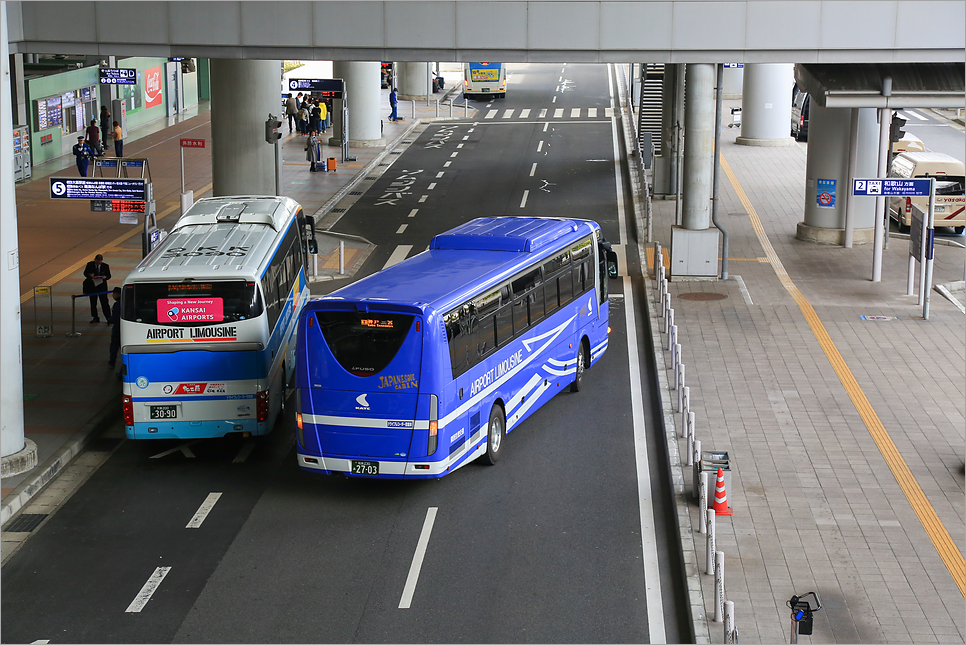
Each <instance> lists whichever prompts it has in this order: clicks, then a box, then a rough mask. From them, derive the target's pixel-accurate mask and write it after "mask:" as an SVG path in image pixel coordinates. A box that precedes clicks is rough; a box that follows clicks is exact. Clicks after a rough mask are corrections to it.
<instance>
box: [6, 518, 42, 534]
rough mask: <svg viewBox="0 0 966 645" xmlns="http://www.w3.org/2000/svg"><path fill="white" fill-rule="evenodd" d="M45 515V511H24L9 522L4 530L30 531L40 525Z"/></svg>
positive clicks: (14, 531) (15, 531)
mask: <svg viewBox="0 0 966 645" xmlns="http://www.w3.org/2000/svg"><path fill="white" fill-rule="evenodd" d="M45 517H47V513H24V514H23V515H21V516H20V517H18V518H17V519H15V520H14V521H13V522H10V524H9V526H7V528H6V529H4V531H5V532H7V533H30V532H31V531H33V530H34V529H35V528H37V527H38V526H40V523H41V522H43V521H44V518H45Z"/></svg>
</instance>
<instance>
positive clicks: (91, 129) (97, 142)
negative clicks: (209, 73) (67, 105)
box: [87, 119, 101, 157]
mask: <svg viewBox="0 0 966 645" xmlns="http://www.w3.org/2000/svg"><path fill="white" fill-rule="evenodd" d="M87 145H88V146H90V148H91V150H92V151H93V152H94V154H96V155H97V156H98V157H100V156H101V147H100V146H101V133H100V130H98V129H97V119H91V124H90V125H89V126H87Z"/></svg>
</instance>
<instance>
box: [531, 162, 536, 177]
mask: <svg viewBox="0 0 966 645" xmlns="http://www.w3.org/2000/svg"><path fill="white" fill-rule="evenodd" d="M535 172H537V164H536V163H534V164H533V165H532V166H530V176H531V177H533V173H535Z"/></svg>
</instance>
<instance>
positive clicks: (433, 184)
mask: <svg viewBox="0 0 966 645" xmlns="http://www.w3.org/2000/svg"><path fill="white" fill-rule="evenodd" d="M434 188H436V182H435V181H434V182H433V183H431V184H430V185H429V188H427V190H433V189H434Z"/></svg>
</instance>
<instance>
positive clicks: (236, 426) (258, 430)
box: [124, 419, 271, 439]
mask: <svg viewBox="0 0 966 645" xmlns="http://www.w3.org/2000/svg"><path fill="white" fill-rule="evenodd" d="M270 430H271V428H270V427H269V426H268V424H267V423H259V422H257V421H255V420H254V419H234V420H231V421H224V420H222V421H218V420H215V421H174V422H171V421H167V422H160V421H159V422H154V423H150V422H139V423H135V424H134V425H133V426H127V427H125V429H124V432H125V434H126V435H127V438H128V439H208V438H211V437H224V436H225V435H227V434H231V433H233V432H250V433H252V434H253V435H264V434H268V433H269V431H270Z"/></svg>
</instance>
